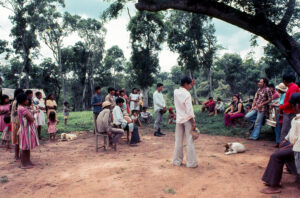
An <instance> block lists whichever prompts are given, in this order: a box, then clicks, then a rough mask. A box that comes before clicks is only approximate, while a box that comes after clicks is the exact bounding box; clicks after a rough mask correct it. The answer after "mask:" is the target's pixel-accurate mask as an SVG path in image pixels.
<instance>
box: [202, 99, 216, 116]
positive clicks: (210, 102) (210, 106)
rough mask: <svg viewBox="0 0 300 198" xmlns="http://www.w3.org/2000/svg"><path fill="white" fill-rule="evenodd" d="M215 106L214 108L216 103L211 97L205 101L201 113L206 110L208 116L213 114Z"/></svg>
mask: <svg viewBox="0 0 300 198" xmlns="http://www.w3.org/2000/svg"><path fill="white" fill-rule="evenodd" d="M215 106H216V102H215V101H214V99H213V97H209V99H208V101H206V102H205V103H203V105H202V112H204V111H205V110H207V111H208V113H209V114H211V113H214V112H215Z"/></svg>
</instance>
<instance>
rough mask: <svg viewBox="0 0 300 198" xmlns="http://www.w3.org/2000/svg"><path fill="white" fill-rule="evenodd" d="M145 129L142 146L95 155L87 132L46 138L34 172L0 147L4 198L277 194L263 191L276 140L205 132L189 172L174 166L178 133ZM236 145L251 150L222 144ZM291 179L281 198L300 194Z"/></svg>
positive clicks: (0, 191) (0, 185)
mask: <svg viewBox="0 0 300 198" xmlns="http://www.w3.org/2000/svg"><path fill="white" fill-rule="evenodd" d="M140 132H141V134H142V140H143V142H142V143H141V145H140V146H139V147H136V148H132V147H128V146H127V145H125V144H122V145H119V147H118V151H117V152H114V151H112V150H109V151H107V152H104V151H102V150H100V151H99V152H98V153H96V152H95V138H94V135H93V134H91V133H85V132H83V133H81V134H80V136H79V138H78V139H77V140H75V141H72V142H52V143H51V142H48V141H46V142H44V143H43V145H41V146H40V147H39V148H38V149H35V150H34V151H33V152H32V161H33V163H35V164H36V167H35V168H34V169H30V170H22V169H20V168H18V166H19V163H15V162H13V153H9V152H5V151H4V150H3V149H1V156H0V177H2V176H7V177H8V182H7V183H0V195H1V196H0V197H18V198H19V197H22V198H25V197H30V198H34V197H37V198H41V197H43V198H46V197H55V198H57V197H72V198H73V197H88V198H94V197H95V198H96V197H97V198H98V197H109V198H114V197H115V198H120V197H122V198H126V197H151V198H152V197H158V198H162V197H180V198H186V197H222V198H223V197H249V198H259V197H272V196H271V195H262V194H260V193H259V190H260V189H261V188H263V187H264V185H263V184H262V182H261V176H262V174H263V172H264V168H265V167H266V165H267V162H268V159H269V156H270V154H271V153H272V152H273V151H274V148H273V147H272V146H273V142H264V141H258V142H250V141H246V140H244V139H240V138H232V137H222V136H209V135H201V136H200V138H199V139H198V140H197V141H196V150H197V155H198V161H199V167H198V168H196V169H188V168H185V167H174V166H173V165H172V154H173V146H174V134H173V133H168V134H167V136H166V137H162V138H156V137H154V136H152V130H151V129H149V128H141V129H140ZM232 141H239V142H241V143H244V144H245V146H246V147H247V149H248V151H247V152H246V153H244V154H238V155H231V156H226V155H224V154H223V151H224V148H223V145H224V144H225V143H226V142H232ZM101 143H102V141H101ZM11 152H12V151H11ZM293 181H294V177H293V176H291V175H286V174H284V176H283V186H284V188H283V190H282V191H283V192H282V193H281V194H279V195H277V196H276V197H288V198H292V197H295V198H296V197H299V194H300V191H299V190H297V189H296V187H295V185H294V183H293ZM274 197H275V196H274Z"/></svg>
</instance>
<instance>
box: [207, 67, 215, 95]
mask: <svg viewBox="0 0 300 198" xmlns="http://www.w3.org/2000/svg"><path fill="white" fill-rule="evenodd" d="M208 83H209V96H211V97H214V91H213V86H212V74H211V68H209V69H208Z"/></svg>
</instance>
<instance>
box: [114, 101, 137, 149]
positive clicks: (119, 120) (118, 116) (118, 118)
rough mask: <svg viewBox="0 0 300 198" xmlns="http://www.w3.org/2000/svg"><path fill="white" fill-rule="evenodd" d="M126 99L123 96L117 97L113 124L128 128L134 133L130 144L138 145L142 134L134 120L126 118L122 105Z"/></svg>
mask: <svg viewBox="0 0 300 198" xmlns="http://www.w3.org/2000/svg"><path fill="white" fill-rule="evenodd" d="M123 103H124V100H123V99H122V98H117V100H116V106H115V107H114V109H113V124H114V125H115V126H116V127H118V128H122V129H125V130H126V129H128V130H129V132H131V133H132V136H131V140H130V146H137V143H139V142H140V136H139V131H138V127H137V126H135V125H134V123H133V122H132V121H129V122H127V121H126V120H125V119H124V116H123V113H122V110H121V107H122V106H123Z"/></svg>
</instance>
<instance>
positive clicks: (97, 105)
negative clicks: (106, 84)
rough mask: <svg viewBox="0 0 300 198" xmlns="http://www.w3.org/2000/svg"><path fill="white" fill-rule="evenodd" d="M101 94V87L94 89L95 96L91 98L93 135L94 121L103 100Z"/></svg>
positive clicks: (100, 109)
mask: <svg viewBox="0 0 300 198" xmlns="http://www.w3.org/2000/svg"><path fill="white" fill-rule="evenodd" d="M100 94H101V87H99V86H97V87H95V94H94V95H93V97H92V100H91V105H92V106H93V118H94V134H95V133H96V130H97V129H96V126H97V125H96V124H97V123H96V121H97V117H98V115H99V113H100V112H101V111H102V102H103V98H102V96H101V95H100Z"/></svg>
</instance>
